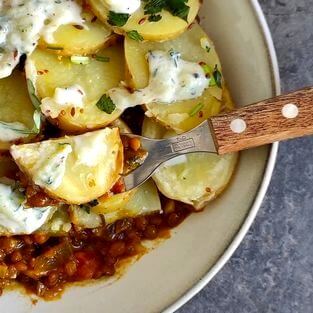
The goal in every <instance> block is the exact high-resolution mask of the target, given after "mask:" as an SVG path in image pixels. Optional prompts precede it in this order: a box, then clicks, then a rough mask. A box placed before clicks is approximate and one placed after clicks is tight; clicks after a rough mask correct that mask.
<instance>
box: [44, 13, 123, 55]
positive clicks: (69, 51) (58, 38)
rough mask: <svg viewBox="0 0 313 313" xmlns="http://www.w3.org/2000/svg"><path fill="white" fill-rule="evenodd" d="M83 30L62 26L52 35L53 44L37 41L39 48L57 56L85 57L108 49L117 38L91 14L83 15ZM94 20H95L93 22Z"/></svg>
mask: <svg viewBox="0 0 313 313" xmlns="http://www.w3.org/2000/svg"><path fill="white" fill-rule="evenodd" d="M83 17H84V18H85V21H86V22H85V23H84V28H83V27H81V26H80V25H62V26H60V27H59V28H58V29H57V30H56V31H55V32H54V34H53V37H54V42H53V44H51V43H47V42H45V41H44V40H43V39H40V41H39V47H40V48H42V49H47V50H49V52H52V53H56V54H59V55H65V56H71V55H75V54H76V55H87V54H93V53H96V52H97V51H98V50H99V49H101V48H103V47H108V46H109V45H111V44H112V43H113V42H114V41H116V39H117V36H116V35H114V34H112V31H111V30H110V29H109V28H108V27H107V26H105V25H104V24H103V23H102V22H100V21H99V20H97V19H96V18H95V16H94V15H93V14H90V13H83ZM95 19H96V20H95Z"/></svg>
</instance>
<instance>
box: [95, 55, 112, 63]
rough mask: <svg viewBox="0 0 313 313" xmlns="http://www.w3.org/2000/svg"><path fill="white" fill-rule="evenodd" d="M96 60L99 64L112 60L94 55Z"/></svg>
mask: <svg viewBox="0 0 313 313" xmlns="http://www.w3.org/2000/svg"><path fill="white" fill-rule="evenodd" d="M93 57H94V59H95V60H97V61H99V62H110V58H109V57H105V56H101V55H97V54H96V55H94V56H93Z"/></svg>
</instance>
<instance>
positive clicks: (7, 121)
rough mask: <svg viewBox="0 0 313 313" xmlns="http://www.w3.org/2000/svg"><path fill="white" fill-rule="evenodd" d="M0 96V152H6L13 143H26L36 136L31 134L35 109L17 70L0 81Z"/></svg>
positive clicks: (23, 80) (21, 74) (20, 73)
mask: <svg viewBox="0 0 313 313" xmlns="http://www.w3.org/2000/svg"><path fill="white" fill-rule="evenodd" d="M0 95H1V96H0V150H8V149H9V148H10V145H11V144H12V143H13V142H28V141H29V140H30V139H31V138H33V137H34V136H35V135H36V134H35V133H34V134H31V129H32V128H33V126H34V119H33V115H34V111H35V108H34V106H33V104H32V102H31V100H30V98H29V95H28V91H27V87H26V81H25V77H24V75H23V73H22V72H20V71H18V70H16V71H15V72H14V73H13V74H12V75H11V76H9V77H8V78H3V79H0ZM15 129H17V130H15Z"/></svg>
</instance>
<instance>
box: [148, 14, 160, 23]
mask: <svg viewBox="0 0 313 313" xmlns="http://www.w3.org/2000/svg"><path fill="white" fill-rule="evenodd" d="M161 19H162V15H160V14H157V15H155V14H152V15H150V16H149V17H148V21H149V22H158V21H160V20H161Z"/></svg>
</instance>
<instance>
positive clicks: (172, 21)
mask: <svg viewBox="0 0 313 313" xmlns="http://www.w3.org/2000/svg"><path fill="white" fill-rule="evenodd" d="M88 2H89V3H90V5H91V7H92V9H93V11H94V13H95V14H96V15H97V16H98V17H99V18H100V19H101V20H102V21H104V22H106V23H108V24H110V26H111V27H112V28H113V30H114V31H115V32H116V33H118V34H125V35H126V34H127V33H128V32H132V31H133V32H134V31H136V32H138V33H139V34H140V36H142V37H143V39H146V40H151V41H164V40H169V39H172V38H175V37H177V36H178V35H180V34H181V33H183V32H184V31H185V30H186V29H187V28H188V26H189V25H190V24H191V23H192V22H193V21H194V19H195V18H196V16H197V14H198V11H199V8H200V1H199V0H188V1H187V3H186V4H187V5H188V6H189V7H190V10H189V14H188V18H187V21H185V20H184V19H182V18H180V17H177V16H173V15H172V14H171V13H169V12H168V11H165V10H162V12H161V13H160V14H158V15H159V16H160V17H161V18H160V19H159V20H158V21H155V22H151V21H149V18H148V15H146V14H145V13H144V4H145V3H144V1H141V7H140V8H139V9H138V10H137V11H136V12H134V13H132V14H131V15H130V17H129V19H128V21H127V22H126V21H125V22H126V23H125V24H124V25H121V23H119V22H115V21H114V19H110V17H109V10H108V7H107V5H106V1H105V0H89V1H88ZM122 24H123V23H122ZM118 25H119V26H118Z"/></svg>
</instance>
